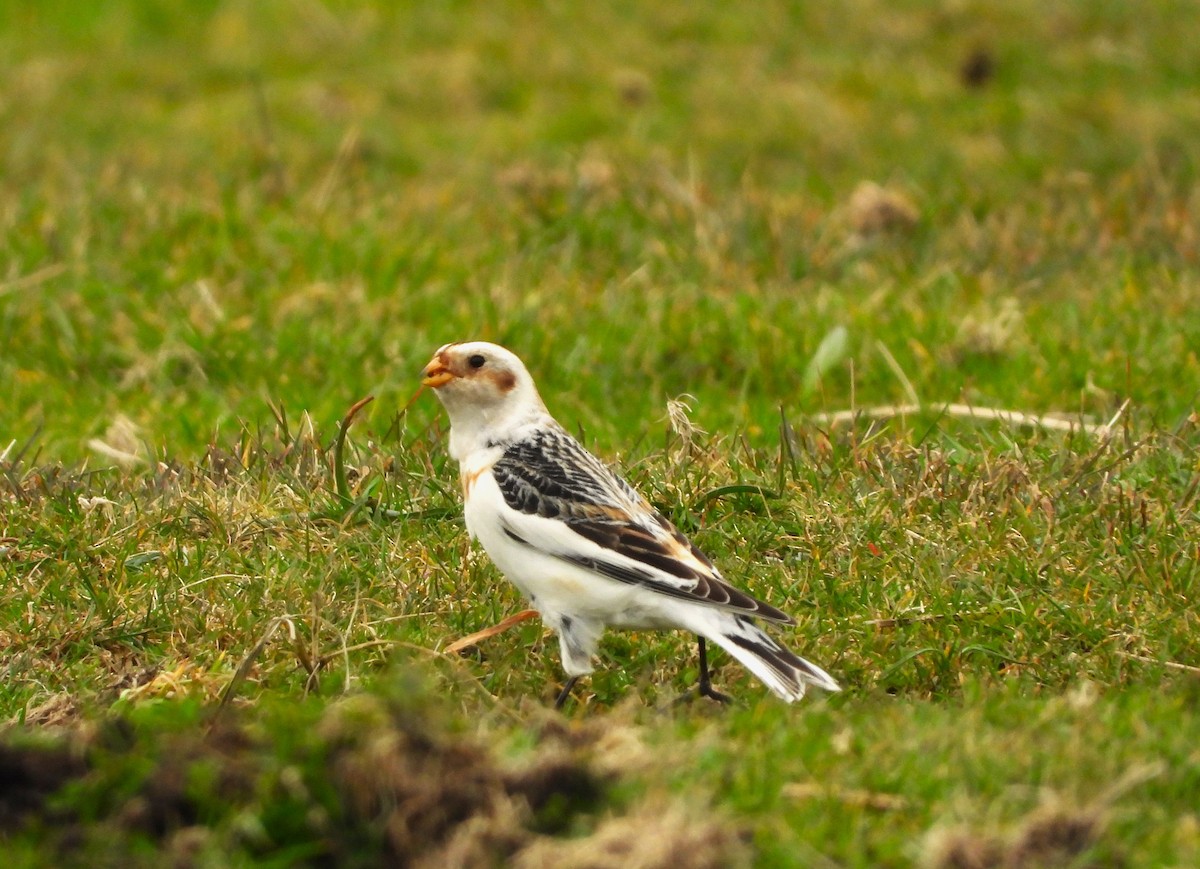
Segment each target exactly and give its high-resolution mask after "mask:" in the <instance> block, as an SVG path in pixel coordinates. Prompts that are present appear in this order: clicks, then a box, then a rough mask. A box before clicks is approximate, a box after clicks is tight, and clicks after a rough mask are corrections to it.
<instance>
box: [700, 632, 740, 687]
mask: <svg viewBox="0 0 1200 869" xmlns="http://www.w3.org/2000/svg"><path fill="white" fill-rule="evenodd" d="M696 639H697V640H698V641H699V643H700V688H699V691H700V696H701V697H707V698H709V699H710V700H716V701H717V702H718V703H732V702H733V698H732V697H730V696H729V695H728V694H722V693H721V692H720V691H718V690H717V689H716V688H714V687H713V686H712V679H711V678H710V677H709V675H708V647H707V646H706V645H705V643H704V637H701V636H697V637H696Z"/></svg>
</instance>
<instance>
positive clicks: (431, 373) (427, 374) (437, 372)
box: [421, 358, 455, 389]
mask: <svg viewBox="0 0 1200 869" xmlns="http://www.w3.org/2000/svg"><path fill="white" fill-rule="evenodd" d="M454 377H455V375H454V374H452V373H451V371H450V369H449V368H447V367H446V365H445V363H444V362H442V360H441V359H439V358H434V360H433V361H432V362H430V363H429V364H428V365H426V366H425V370H424V371H422V372H421V385H422V386H432V387H433V388H434V389H437V388H438V387H439V386H445V385H446V384H447V383H449V382H450V381H451V380H453V379H454Z"/></svg>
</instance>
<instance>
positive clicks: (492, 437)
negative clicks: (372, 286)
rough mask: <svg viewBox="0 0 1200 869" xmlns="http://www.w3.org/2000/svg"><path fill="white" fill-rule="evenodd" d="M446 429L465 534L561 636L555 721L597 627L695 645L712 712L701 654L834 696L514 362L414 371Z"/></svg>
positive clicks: (443, 357)
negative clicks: (685, 638)
mask: <svg viewBox="0 0 1200 869" xmlns="http://www.w3.org/2000/svg"><path fill="white" fill-rule="evenodd" d="M421 384H422V386H424V387H429V388H431V389H432V390H433V391H434V393H435V394H436V395H437V397H438V399H439V400H440V401H441V403H442V405H443V406H444V407H445V409H446V411H447V413H448V414H449V417H450V438H449V453H450V457H451V458H452V459H454V460H455V461H456V462H457V463H458V468H459V478H460V482H461V484H462V494H463V502H464V506H463V512H464V515H465V518H466V526H467V531H468V533H469V535H470V537H471V538H473V539H475V540H477V541H478V542H479V543H480V544H481V545H482V547H483V549H484V551H486V552H487V554H488V556H489V557H490V558H491V560H492V562H493V563H494V564H495V565H496V567H497V568H499V570H500V572H501V573H502V574H504V576H505V577H507V578H508V580H510V581H511V582H512V583H513V584H514V585H515V586H516V587H517V589H518V590H519V591H520V592H521V593H522V594H523V595H524V596H525V598H526V599H527V600H528V601H529V605H530V606H531V607H532V608H533V609H534V610H536V611H537V612H538V614H539V615H540V616H541V619H542V622H543V624H545V625H546V626H548V627H549V628H550V629H551V630H552V631H553V632H554V633H555V634H557V635H558V641H559V649H560V652H561V658H562V667H563V671H564V672H565V674H566V676H567V678H566V681H565V684H564V685H563V687H562V690H561V691H560V692H559V694H558V696H557V699H556V700H555V708H557V709H561V708H562V706H563V704H564V703H565V702H566V701H567V699H568V698H569V697H570V695H571V691H572V690H573V688H574V686H575V684H576V683H577V682H578V680H579V679H580V678H581V677H583V676H585V675H588V674H590V673H592V672H593V671H594V666H593V659H594V657H595V655H596V652H597V649H598V646H599V642H600V638H601V636H602V635H603V634H604V631H605V630H606V629H607V628H610V627H611V628H616V629H629V630H684V631H688V632H690V633H692V634H694V635H695V636H696V639H697V643H698V654H699V669H700V673H699V685H698V693H699V694H700V695H701V696H704V697H707V698H710V699H712V700H715V701H719V702H728V701H729V700H730V698H729V697H727V696H726V695H724V694H722V693H721V692H719V691H717V690H716V689H715V688H714V687H713V684H712V678H711V674H710V672H709V668H708V655H707V645H706V641H711V642H713V643H715V644H716V645H718V646H720V647H721V648H723V649H724V650H725V651H726V652H728V653H729V654H730V655H732V656H733V657H734V658H736V659H737V660H738V661H740V662H741V663H742V664H743V665H744V666H745V667H746V668H747V669H748V670H749V671H750V672H751V673H752V674H754V675H755V676H756V677H757V678H758V679H760V680H761V681H762V682H763V683H764V684H765V685H766V686H767V687H768V688H769V689H770V690H771V691H772V692H774V693H775V694H776V695H778V696H779V697H780V698H782V699H783V700H785V701H787V702H788V703H791V702H793V701H795V700H799V699H800V698H801V697H803V696H804V693H805V690H806V688H808V687H810V686H813V687H817V688H821V689H823V690H825V691H831V692H832V691H840V690H841V688H840V687H839V685H838V683H837V682H836V681H835V680H834V679H833V677H832V676H830V675H829V674H828V673H826V672H825V671H824V670H822V669H821V668H820V667H818V666H817V665H815V664H813V663H810V662H809V661H806V660H805V659H804V658H801V657H800V656H799V655H796V654H795V653H793V652H792V651H790V650H789V649H787V648H786V647H784V646H783V645H782V644H780V643H779V642H777V641H776V640H774V639H772V638H771V637H770V636H769V635H768V634H767V633H766V632H764V631H763V630H762V628H760V627H759V626H758V625H757V624H756V620H762V621H766V622H775V623H778V624H782V625H794V624H795V620H794V619H792V618H791V617H790V616H788V615H787V614H786V613H784V612H783V611H782V610H779V609H776V608H775V607H773V606H771V605H770V604H768V603H765V602H764V601H761V600H758V599H757V598H755V597H753V596H751V595H750V594H748V593H747V592H745V591H742V590H741V589H739V588H737V587H735V586H734V585H732V584H731V583H729V582H728V581H727V580H726V579H725V578H724V577H723V576H722V575H721V573H720V571H719V570H718V569H717V568H716V567H715V566H714V565H713V563H712V561H711V560H710V559H709V558H708V557H707V556H706V555H704V553H702V552H701V551H700V550H699V549H697V548H696V547H695V546H694V545H693V544H692V543H691V541H689V540H688V539H687V537H685V536H684V535H683V534H682V533H681V532H680V531H679V530H678V529H677V528H676V527H675V526H674V525H673V524H672V523H671V522H670V521H669V520H668V519H667V518H666V517H664V516H663V515H662V513H660V512H659V511H658V510H656V509H655V508H654V507H652V506H651V505H650V503H649V502H648V501H647V500H646V499H645V498H644V497H643V496H642V495H640V494H639V493H638V492H637V491H636V490H635V489H634V488H633V487H632V486H631V485H630V484H629V483H627V482H626V481H625V480H624V479H622V478H621V477H620V476H618V475H617V474H615V473H614V472H613V471H612V470H610V469H609V468H608V466H606V465H605V464H604V463H603V462H602V461H601V460H600V459H598V458H596V457H595V456H594V455H592V453H590V452H588V450H587V449H585V448H584V447H583V445H582V444H580V443H579V441H578V440H576V439H575V438H574V437H572V436H571V435H570V434H569V433H568V432H567V431H566V429H564V428H563V427H562V426H561V425H560V424H559V423H558V422H557V421H556V420H555V419H554V417H552V416H551V415H550V412H549V411H548V410H547V409H546V405H545V403H544V402H543V401H542V398H541V396H540V395H539V393H538V390H537V386H536V385H535V384H534V380H533V377H532V376H531V375H530V373H529V371H528V369H527V368H526V367H525V365H524V363H523V362H522V361H521V360H520V358H519V357H518V356H517V355H516V354H514V353H513V352H512V351H510V350H508V349H506V348H504V347H501V346H499V345H497V344H492V343H489V342H486V341H467V342H459V343H452V344H445V345H443V346H442V347H440V348H438V350H437V352H435V353H434V354H433V358H432V359H431V360H430V362H429V363H428V364H427V365H426V366H425V367H424V369H423V370H422V372H421Z"/></svg>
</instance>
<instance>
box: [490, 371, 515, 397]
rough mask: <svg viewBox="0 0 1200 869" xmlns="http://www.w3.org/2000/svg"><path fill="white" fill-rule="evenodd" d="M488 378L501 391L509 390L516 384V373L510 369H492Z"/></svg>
mask: <svg viewBox="0 0 1200 869" xmlns="http://www.w3.org/2000/svg"><path fill="white" fill-rule="evenodd" d="M490 378H491V381H492V383H494V384H496V388H497V389H499V390H500V391H501V392H511V391H512V389H513V387H515V386H516V385H517V375H515V374H513V373H512V372H511V371H494V372H492V373H491V374H490Z"/></svg>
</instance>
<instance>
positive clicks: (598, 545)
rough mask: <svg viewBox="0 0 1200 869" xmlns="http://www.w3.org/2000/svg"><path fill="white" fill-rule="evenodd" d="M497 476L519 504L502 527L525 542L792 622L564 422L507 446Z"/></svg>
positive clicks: (700, 599) (658, 587) (676, 592)
mask: <svg viewBox="0 0 1200 869" xmlns="http://www.w3.org/2000/svg"><path fill="white" fill-rule="evenodd" d="M492 475H493V476H494V478H495V480H496V484H497V486H498V488H499V489H500V493H501V495H502V496H503V497H504V501H505V503H506V504H507V505H508V506H509V507H511V508H512V510H513V511H514V513H513V514H512V515H511V516H509V517H508V518H506V519H505V520H504V523H503V525H504V531H505V533H506V534H507V535H508V536H509V537H510V538H512V539H513V540H515V541H517V542H519V543H521V544H524V545H526V546H531V547H534V548H536V549H539V550H541V551H543V552H546V553H548V554H550V555H553V556H554V557H556V558H559V559H562V560H563V561H566V562H570V563H572V564H576V565H578V566H580V567H584V568H586V569H588V570H593V571H595V572H596V573H599V574H601V575H603V576H607V577H609V578H610V579H615V580H617V581H619V582H625V583H631V584H635V585H640V586H643V587H645V588H647V589H649V590H652V591H655V592H658V593H660V594H664V595H668V596H670V597H675V598H681V599H683V600H688V601H691V602H693V603H701V604H708V605H710V606H715V607H720V608H722V609H727V610H735V611H738V612H744V613H746V614H748V615H753V616H756V617H758V618H763V619H768V620H770V621H776V622H785V623H788V624H792V623H793V620H792V618H791V617H790V616H788V615H786V614H785V613H783V612H781V611H780V610H777V609H775V607H773V606H770V605H769V604H766V603H763V602H762V601H760V600H757V599H755V598H754V597H752V596H750V595H749V594H747V593H746V592H744V591H742V590H741V589H738V588H735V587H733V586H732V585H730V584H729V583H728V582H726V581H725V579H724V578H723V577H722V576H721V574H720V573H719V572H718V571H717V569H716V568H715V567H714V566H713V564H712V562H711V561H709V560H708V558H707V557H706V556H705V555H704V553H702V552H701V551H700V550H698V549H697V548H696V547H695V546H693V545H692V543H691V542H690V541H689V540H688V539H687V538H686V537H684V536H683V534H681V533H680V532H679V531H678V530H677V529H676V528H675V526H673V525H672V524H671V523H670V522H669V521H667V519H666V518H665V517H664V516H662V514H660V513H659V512H657V511H656V510H654V508H652V507H651V506H650V505H649V504H648V503H647V502H646V500H645V499H644V498H642V497H641V496H640V495H639V494H638V493H637V492H636V491H635V490H634V489H633V487H632V486H630V485H629V484H628V483H626V482H625V481H624V480H622V479H621V478H620V477H618V476H616V475H615V474H614V473H612V471H610V470H609V469H608V468H607V467H605V466H604V464H603V463H602V462H600V460H599V459H597V458H596V457H595V456H593V455H592V454H591V453H589V452H588V451H587V450H585V449H584V448H583V447H582V446H581V445H580V444H579V442H578V441H576V440H575V439H574V438H572V437H571V436H570V435H568V434H567V433H566V432H565V431H563V430H562V429H561V428H558V427H553V428H546V429H541V430H538V431H536V432H534V433H533V434H531V435H530V436H528V437H526V438H524V439H522V440H520V441H517V442H515V443H513V444H511V445H509V446H508V448H507V449H506V450H505V452H504V455H503V456H502V457H501V458H500V459H499V460H498V461H497V462H496V464H495V465H494V466H493V467H492ZM533 517H539V518H540V519H542V520H546V519H549V520H555V521H554V522H552V523H547V522H544V521H535V520H534V519H533ZM589 544H592V545H589Z"/></svg>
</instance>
